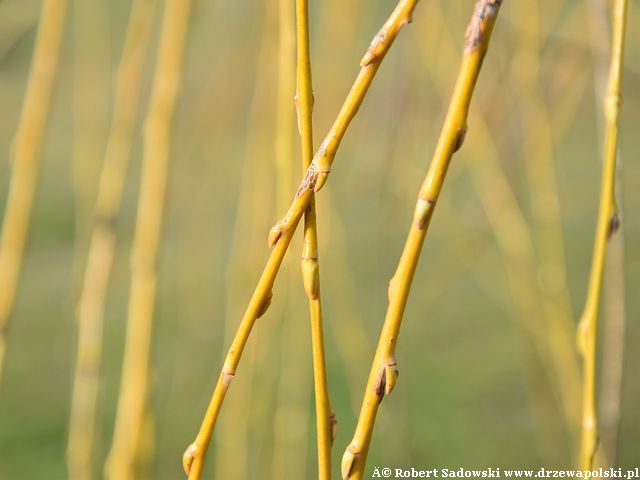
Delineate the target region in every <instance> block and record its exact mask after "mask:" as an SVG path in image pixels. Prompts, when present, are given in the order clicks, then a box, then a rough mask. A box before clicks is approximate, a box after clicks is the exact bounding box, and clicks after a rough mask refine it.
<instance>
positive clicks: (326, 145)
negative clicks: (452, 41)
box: [182, 0, 418, 480]
mask: <svg viewBox="0 0 640 480" xmlns="http://www.w3.org/2000/svg"><path fill="white" fill-rule="evenodd" d="M417 2H418V0H400V2H398V5H397V6H396V8H395V9H394V11H393V12H392V13H391V15H390V17H389V18H388V19H387V21H386V22H385V24H384V25H383V27H382V29H381V30H380V31H379V32H378V33H377V34H376V36H375V37H374V38H373V41H372V42H371V45H370V46H369V49H368V50H367V52H366V53H365V55H364V57H363V58H362V61H361V62H360V65H361V69H360V73H359V74H358V76H357V77H356V80H355V82H354V84H353V86H352V87H351V90H350V92H349V94H348V95H347V98H346V100H345V102H344V103H343V105H342V108H341V109H340V112H339V113H338V116H337V117H336V120H335V121H334V123H333V125H332V127H331V129H330V130H329V133H328V134H327V136H326V137H325V139H324V141H323V142H322V144H321V146H320V148H319V149H318V151H317V152H316V154H315V155H314V158H313V160H312V162H311V165H310V166H309V168H308V169H307V171H306V173H305V175H304V178H303V179H302V182H301V183H300V186H299V187H298V190H297V192H296V194H295V198H294V200H293V203H292V204H291V206H290V207H289V210H288V212H287V213H286V215H285V217H284V218H283V219H282V220H280V221H279V222H278V223H276V225H275V226H274V227H273V228H272V229H271V232H270V233H269V239H268V243H269V246H270V247H271V248H272V250H271V255H270V256H269V259H268V260H267V264H266V266H265V268H264V270H263V272H262V275H261V276H260V280H259V281H258V285H257V286H256V289H255V291H254V292H253V295H252V296H251V299H250V301H249V305H248V306H247V309H246V311H245V313H244V316H243V317H242V320H241V322H240V326H239V327H238V331H237V333H236V336H235V337H234V339H233V342H232V343H231V348H230V349H229V352H228V353H227V357H226V359H225V362H224V365H223V367H222V371H221V372H220V376H219V377H218V381H217V383H216V387H215V389H214V392H213V396H212V397H211V401H210V402H209V406H208V408H207V411H206V413H205V416H204V419H203V421H202V425H201V426H200V430H199V432H198V435H197V437H196V439H195V441H194V442H193V443H192V444H191V445H189V447H188V448H187V450H186V451H185V453H184V455H183V458H182V461H183V467H184V470H185V472H186V473H187V475H188V476H189V478H190V479H191V480H193V479H199V478H200V476H201V474H202V469H203V466H204V458H205V455H206V452H207V449H208V448H209V443H210V442H211V437H212V435H213V429H214V427H215V423H216V420H217V418H218V414H219V413H220V408H221V406H222V402H223V400H224V397H225V395H226V393H227V389H228V388H229V385H230V384H231V381H232V380H233V377H234V376H235V374H236V369H237V367H238V364H239V362H240V357H241V355H242V352H243V350H244V347H245V345H246V342H247V339H248V338H249V334H250V332H251V329H252V328H253V324H254V323H255V321H256V319H257V318H259V317H260V316H261V315H262V314H264V313H265V312H266V310H267V308H268V307H269V305H270V303H271V297H272V287H273V283H274V281H275V279H276V276H277V274H278V269H279V268H280V265H281V264H282V259H283V258H284V255H285V253H286V251H287V249H288V248H289V244H290V243H291V239H292V237H293V234H294V232H295V230H296V228H297V226H298V223H299V222H300V218H301V217H302V215H303V214H304V212H305V211H306V209H307V206H308V205H309V204H310V202H311V199H312V196H313V193H314V191H315V192H317V191H318V190H320V188H322V186H323V185H324V183H325V182H326V180H327V176H328V175H329V171H330V170H331V164H332V163H333V159H334V158H335V155H336V152H337V150H338V147H339V145H340V142H341V141H342V138H343V137H344V134H345V133H346V131H347V128H348V126H349V124H350V123H351V120H353V118H354V117H355V115H356V113H357V111H358V108H359V107H360V105H361V104H362V101H363V100H364V97H365V95H366V93H367V91H368V89H369V86H370V85H371V82H372V81H373V78H374V77H375V74H376V72H377V71H378V68H379V67H380V65H381V63H382V60H383V59H384V56H385V55H386V53H387V52H388V51H389V48H390V47H391V45H392V44H393V42H394V40H395V39H396V37H397V35H398V33H399V32H400V30H401V28H402V27H403V26H404V25H405V24H407V23H409V22H410V20H411V14H412V12H413V9H414V8H415V6H416V4H417Z"/></svg>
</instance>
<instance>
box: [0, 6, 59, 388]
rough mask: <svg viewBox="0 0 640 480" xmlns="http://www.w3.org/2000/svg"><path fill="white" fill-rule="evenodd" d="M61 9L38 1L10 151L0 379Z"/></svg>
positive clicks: (1, 270)
mask: <svg viewBox="0 0 640 480" xmlns="http://www.w3.org/2000/svg"><path fill="white" fill-rule="evenodd" d="M66 11H67V0H44V2H43V3H42V10H41V12H40V20H39V23H38V34H37V37H36V43H35V47H34V50H33V58H32V60H31V69H30V72H29V81H28V83H27V89H26V93H25V97H24V103H23V105H22V112H21V114H20V121H19V123H18V128H17V130H16V134H15V137H14V139H13V145H12V149H11V152H10V157H11V160H12V163H13V171H12V175H11V185H10V186H9V195H8V197H7V204H6V207H5V214H4V220H3V223H2V238H0V377H1V376H2V368H3V364H4V357H5V353H6V348H7V328H8V324H9V316H10V315H11V310H12V308H13V303H14V301H15V297H16V291H17V289H18V281H19V277H20V267H21V265H22V257H23V255H24V248H25V243H26V238H27V233H28V230H29V218H30V217H31V209H32V206H33V197H34V194H35V189H36V182H37V176H38V163H39V154H40V146H41V143H42V137H43V135H44V129H45V125H46V122H47V117H48V114H49V102H50V99H51V91H52V90H53V84H54V81H55V77H56V70H57V67H58V56H59V53H60V43H61V40H62V35H63V32H64V21H65V16H66Z"/></svg>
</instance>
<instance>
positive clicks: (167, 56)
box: [106, 0, 191, 480]
mask: <svg viewBox="0 0 640 480" xmlns="http://www.w3.org/2000/svg"><path fill="white" fill-rule="evenodd" d="M190 10H191V1H190V0H168V1H167V3H166V5H165V10H164V17H163V25H162V32H161V35H160V43H159V47H158V53H157V61H156V70H155V75H154V81H153V86H152V91H151V98H150V101H149V109H148V112H147V117H146V120H145V126H144V129H145V131H144V157H143V164H142V178H141V185H140V197H139V205H138V214H137V221H136V230H135V234H134V243H133V252H132V258H131V268H132V272H131V292H130V300H129V312H128V319H127V332H126V342H125V353H124V362H123V370H122V379H121V389H120V397H119V399H118V412H117V417H116V425H115V431H114V436H113V443H112V445H111V451H110V453H109V458H108V461H107V465H106V476H107V477H108V478H110V479H113V480H116V479H117V480H125V479H128V478H134V477H135V476H136V468H137V467H138V465H137V462H138V461H139V460H140V454H141V449H140V447H141V445H142V443H143V442H142V440H143V435H142V433H143V431H144V428H143V427H144V425H143V423H144V422H147V421H148V420H149V419H150V414H149V412H148V409H147V402H148V395H149V378H148V377H149V356H150V350H151V330H152V323H153V307H154V301H155V291H156V274H155V262H156V256H157V252H158V247H159V242H160V231H161V226H162V213H163V206H164V197H165V190H166V182H167V173H168V172H167V170H168V161H169V145H170V140H169V139H170V135H169V134H170V127H171V121H172V118H173V112H174V109H175V104H176V99H177V96H178V90H179V86H180V70H181V64H182V58H183V54H184V46H185V41H186V37H187V29H188V23H189V14H190Z"/></svg>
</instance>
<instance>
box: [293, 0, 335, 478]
mask: <svg viewBox="0 0 640 480" xmlns="http://www.w3.org/2000/svg"><path fill="white" fill-rule="evenodd" d="M296 20H297V21H296V32H297V46H298V50H297V52H298V59H297V88H296V106H297V109H298V129H299V130H300V143H301V149H302V168H303V170H306V169H307V168H309V165H311V161H312V157H313V128H312V127H313V124H312V117H313V115H312V112H313V88H312V82H311V54H310V51H309V4H308V0H296ZM301 268H302V280H303V283H304V289H305V292H306V294H307V297H308V298H309V315H310V318H311V344H312V353H313V384H314V390H315V399H316V436H317V443H318V444H317V447H318V479H319V480H329V479H330V478H331V446H332V444H333V439H334V428H335V426H336V417H335V414H334V413H333V411H332V408H331V403H330V400H329V388H328V386H327V369H326V364H325V352H324V332H323V325H322V304H321V301H320V268H319V263H318V229H317V223H316V206H315V195H312V197H311V200H310V201H309V205H308V206H307V210H306V211H305V213H304V246H303V250H302V259H301Z"/></svg>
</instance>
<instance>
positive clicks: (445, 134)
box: [341, 0, 502, 480]
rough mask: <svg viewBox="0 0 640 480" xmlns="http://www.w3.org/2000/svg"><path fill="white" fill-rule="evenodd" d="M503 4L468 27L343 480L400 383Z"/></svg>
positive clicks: (485, 9)
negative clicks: (416, 302) (403, 329)
mask: <svg viewBox="0 0 640 480" xmlns="http://www.w3.org/2000/svg"><path fill="white" fill-rule="evenodd" d="M501 3H502V2H501V0H479V1H478V2H477V3H476V6H475V8H474V12H473V16H472V18H471V22H470V24H469V27H468V28H467V33H466V38H465V44H464V54H463V57H462V65H461V67H460V71H459V74H458V79H457V82H456V86H455V89H454V91H453V95H452V97H451V103H450V105H449V110H448V112H447V116H446V119H445V122H444V126H443V128H442V132H441V134H440V138H439V140H438V144H437V146H436V151H435V153H434V156H433V159H432V161H431V165H430V166H429V170H428V172H427V175H426V177H425V179H424V182H423V184H422V187H421V188H420V192H419V193H418V199H417V202H416V207H415V210H414V214H413V221H412V224H411V229H410V231H409V235H408V237H407V240H406V243H405V246H404V249H403V251H402V255H401V257H400V261H399V263H398V267H397V269H396V272H395V274H394V275H393V277H392V279H391V281H390V282H389V292H388V294H389V306H388V308H387V314H386V317H385V321H384V325H383V327H382V332H381V333H380V338H379V341H378V347H377V349H376V353H375V357H374V360H373V364H372V367H371V371H370V373H369V380H368V381H367V386H366V390H365V394H364V399H363V402H362V407H361V409H360V416H359V418H358V424H357V426H356V431H355V433H354V436H353V440H352V441H351V443H350V444H349V446H348V447H347V449H346V451H345V453H344V455H343V457H342V465H341V472H342V478H343V479H345V480H346V479H350V480H351V479H353V480H361V479H362V478H363V476H364V469H365V464H366V459H367V453H368V451H369V445H370V443H371V437H372V434H373V427H374V423H375V419H376V414H377V412H378V408H379V406H380V403H381V402H382V399H383V398H384V396H385V395H389V394H390V393H391V391H392V390H393V388H394V387H395V384H396V381H397V378H398V368H397V363H396V359H395V349H396V342H397V339H398V333H399V331H400V325H401V323H402V316H403V314H404V309H405V306H406V304H407V298H408V296H409V290H410V288H411V282H412V280H413V276H414V273H415V270H416V266H417V263H418V258H419V256H420V251H421V250H422V245H423V242H424V238H425V236H426V234H427V229H428V227H429V222H430V221H431V217H432V215H433V210H434V207H435V204H436V202H437V200H438V196H439V195H440V191H441V189H442V184H443V182H444V178H445V176H446V173H447V169H448V167H449V163H450V161H451V158H452V156H453V154H454V153H455V152H456V151H457V150H458V149H459V148H460V147H461V146H462V143H463V141H464V136H465V134H466V131H467V114H468V110H469V103H470V101H471V97H472V94H473V91H474V88H475V85H476V81H477V79H478V74H479V73H480V67H481V65H482V61H483V58H484V55H485V53H486V51H487V48H488V45H489V40H490V38H491V33H492V31H493V26H494V24H495V21H496V18H497V15H498V10H499V8H500V4H501Z"/></svg>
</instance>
